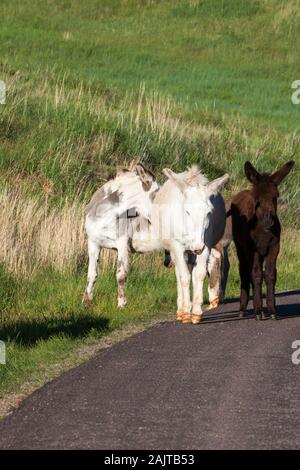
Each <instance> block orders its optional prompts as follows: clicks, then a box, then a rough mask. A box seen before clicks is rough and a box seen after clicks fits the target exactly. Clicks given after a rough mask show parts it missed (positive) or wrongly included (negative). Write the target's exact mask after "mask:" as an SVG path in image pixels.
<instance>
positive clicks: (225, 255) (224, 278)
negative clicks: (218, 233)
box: [220, 246, 230, 302]
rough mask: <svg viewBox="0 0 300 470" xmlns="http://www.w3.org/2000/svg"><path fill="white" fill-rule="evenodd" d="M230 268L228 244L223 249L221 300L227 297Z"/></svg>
mask: <svg viewBox="0 0 300 470" xmlns="http://www.w3.org/2000/svg"><path fill="white" fill-rule="evenodd" d="M229 269H230V262H229V256H228V246H226V247H224V251H223V263H222V267H221V288H220V300H221V302H222V301H223V300H224V298H225V292H226V285H227V280H228V273H229Z"/></svg>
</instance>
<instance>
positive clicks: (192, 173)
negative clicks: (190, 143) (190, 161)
mask: <svg viewBox="0 0 300 470" xmlns="http://www.w3.org/2000/svg"><path fill="white" fill-rule="evenodd" d="M183 175H184V180H185V182H186V183H188V184H190V185H191V186H206V185H207V183H208V182H209V180H208V178H207V177H206V175H204V174H203V173H202V172H201V170H200V168H199V167H198V165H192V166H191V167H188V168H187V171H186V172H184V173H183Z"/></svg>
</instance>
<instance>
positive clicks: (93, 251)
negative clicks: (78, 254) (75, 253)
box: [82, 240, 101, 305]
mask: <svg viewBox="0 0 300 470" xmlns="http://www.w3.org/2000/svg"><path fill="white" fill-rule="evenodd" d="M100 250H101V247H100V246H99V245H98V243H96V242H93V241H91V240H88V253H89V267H88V274H87V286H86V290H85V292H84V294H83V299H82V302H83V303H84V304H85V305H88V304H90V302H91V301H92V299H93V289H94V285H95V282H96V279H97V276H98V261H99V255H100Z"/></svg>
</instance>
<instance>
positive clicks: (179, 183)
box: [163, 168, 187, 193]
mask: <svg viewBox="0 0 300 470" xmlns="http://www.w3.org/2000/svg"><path fill="white" fill-rule="evenodd" d="M163 174H164V175H165V176H166V177H167V178H168V179H169V180H170V181H172V182H173V183H174V184H175V185H176V186H177V188H178V189H179V190H180V191H181V192H182V193H183V192H184V190H185V189H186V188H187V184H186V183H185V182H184V180H183V179H182V178H179V177H178V175H177V174H176V173H174V171H172V170H170V168H164V169H163Z"/></svg>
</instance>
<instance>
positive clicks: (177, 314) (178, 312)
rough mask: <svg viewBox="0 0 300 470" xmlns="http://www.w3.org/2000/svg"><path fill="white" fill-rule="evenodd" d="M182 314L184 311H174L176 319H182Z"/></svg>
mask: <svg viewBox="0 0 300 470" xmlns="http://www.w3.org/2000/svg"><path fill="white" fill-rule="evenodd" d="M183 315H184V312H183V311H182V310H177V312H176V320H178V321H182V316H183Z"/></svg>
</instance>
